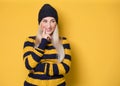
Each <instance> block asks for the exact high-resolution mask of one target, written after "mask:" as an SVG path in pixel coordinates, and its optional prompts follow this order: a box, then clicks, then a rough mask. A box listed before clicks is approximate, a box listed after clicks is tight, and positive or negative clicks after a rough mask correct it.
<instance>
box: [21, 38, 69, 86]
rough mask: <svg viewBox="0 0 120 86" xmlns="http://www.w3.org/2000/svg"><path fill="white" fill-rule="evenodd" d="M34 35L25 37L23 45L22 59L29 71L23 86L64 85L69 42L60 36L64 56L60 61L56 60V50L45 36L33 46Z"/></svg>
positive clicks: (67, 68) (67, 69)
mask: <svg viewBox="0 0 120 86" xmlns="http://www.w3.org/2000/svg"><path fill="white" fill-rule="evenodd" d="M35 38H36V36H29V37H27V38H26V40H25V42H24V46H23V60H24V63H25V68H26V69H27V70H29V71H30V70H34V72H29V74H28V76H27V77H26V80H25V82H24V86H66V82H65V78H64V75H65V74H67V73H68V72H69V70H70V67H71V49H70V44H69V42H68V41H67V39H66V38H65V37H62V45H63V47H64V53H65V57H64V59H63V61H62V62H58V60H57V51H56V49H55V47H54V46H53V44H52V43H51V42H48V41H47V40H46V39H45V38H42V39H41V43H40V44H39V46H38V47H37V48H35V47H34V46H35Z"/></svg>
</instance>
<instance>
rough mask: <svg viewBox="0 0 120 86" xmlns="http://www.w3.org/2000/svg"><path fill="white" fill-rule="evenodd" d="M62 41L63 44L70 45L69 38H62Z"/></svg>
mask: <svg viewBox="0 0 120 86" xmlns="http://www.w3.org/2000/svg"><path fill="white" fill-rule="evenodd" d="M60 40H61V41H62V44H69V41H68V38H67V37H64V36H63V37H60Z"/></svg>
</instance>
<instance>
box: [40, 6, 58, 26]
mask: <svg viewBox="0 0 120 86" xmlns="http://www.w3.org/2000/svg"><path fill="white" fill-rule="evenodd" d="M45 17H54V18H55V20H56V22H57V23H58V14H57V11H56V9H55V8H53V7H52V6H51V5H50V4H44V5H43V6H42V7H41V9H40V11H39V14H38V24H39V23H40V22H41V20H42V19H43V18H45Z"/></svg>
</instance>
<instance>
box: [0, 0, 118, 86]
mask: <svg viewBox="0 0 120 86" xmlns="http://www.w3.org/2000/svg"><path fill="white" fill-rule="evenodd" d="M46 2H48V3H50V4H51V5H53V6H54V7H55V8H56V9H57V11H58V14H59V30H60V34H61V35H63V36H66V37H67V38H68V40H69V42H70V44H71V48H72V68H71V71H70V72H69V74H68V75H67V77H66V78H67V80H66V81H67V84H68V86H120V2H119V1H117V0H109V1H107V0H96V1H95V0H83V1H82V0H11V1H10V0H0V86H23V82H24V80H25V78H26V76H27V73H28V72H27V70H26V69H25V67H24V63H23V59H22V58H23V57H22V48H23V42H24V40H25V38H26V37H27V36H30V35H36V32H37V28H38V22H37V17H38V11H39V9H40V8H41V6H42V5H43V4H44V3H46Z"/></svg>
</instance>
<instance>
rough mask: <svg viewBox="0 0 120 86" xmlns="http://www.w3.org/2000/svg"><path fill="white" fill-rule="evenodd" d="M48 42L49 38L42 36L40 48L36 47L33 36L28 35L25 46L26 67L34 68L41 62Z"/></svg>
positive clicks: (24, 58)
mask: <svg viewBox="0 0 120 86" xmlns="http://www.w3.org/2000/svg"><path fill="white" fill-rule="evenodd" d="M46 44H47V40H46V39H44V38H42V39H41V43H40V44H39V46H38V48H34V45H35V40H33V39H32V38H31V37H27V38H26V40H25V42H24V46H23V60H24V63H25V67H26V68H27V69H28V70H32V69H34V68H35V67H36V65H37V64H38V63H39V62H40V59H41V57H42V56H43V54H44V49H45V46H46Z"/></svg>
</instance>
